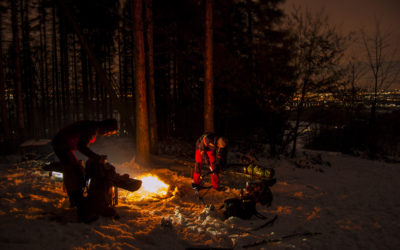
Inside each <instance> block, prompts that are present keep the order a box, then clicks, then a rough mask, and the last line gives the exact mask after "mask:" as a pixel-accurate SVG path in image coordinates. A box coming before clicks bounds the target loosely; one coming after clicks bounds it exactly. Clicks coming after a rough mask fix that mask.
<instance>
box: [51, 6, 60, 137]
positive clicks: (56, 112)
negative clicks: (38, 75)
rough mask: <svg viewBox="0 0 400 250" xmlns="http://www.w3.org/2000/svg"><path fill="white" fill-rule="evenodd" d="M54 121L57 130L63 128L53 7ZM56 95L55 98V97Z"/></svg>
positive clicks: (54, 9)
mask: <svg viewBox="0 0 400 250" xmlns="http://www.w3.org/2000/svg"><path fill="white" fill-rule="evenodd" d="M52 14H53V105H54V108H53V111H54V113H53V114H54V117H53V119H54V120H55V121H57V123H56V128H57V129H59V128H60V127H61V112H60V107H61V103H60V91H59V86H58V83H59V82H58V56H57V54H58V49H57V23H56V7H53V13H52ZM54 95H55V96H54Z"/></svg>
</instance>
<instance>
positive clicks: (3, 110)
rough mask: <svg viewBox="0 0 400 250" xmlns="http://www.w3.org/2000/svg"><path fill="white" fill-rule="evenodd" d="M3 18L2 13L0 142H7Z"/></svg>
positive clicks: (0, 41)
mask: <svg viewBox="0 0 400 250" xmlns="http://www.w3.org/2000/svg"><path fill="white" fill-rule="evenodd" d="M2 33H3V20H2V15H0V107H1V121H2V124H3V128H2V129H3V138H0V142H2V141H5V142H7V141H8V139H9V135H10V125H9V123H8V110H7V103H6V95H5V85H6V83H5V78H4V69H3V49H2V48H3V46H2V45H3V36H2V35H3V34H2Z"/></svg>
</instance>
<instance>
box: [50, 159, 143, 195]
mask: <svg viewBox="0 0 400 250" xmlns="http://www.w3.org/2000/svg"><path fill="white" fill-rule="evenodd" d="M63 165H64V164H63V163H61V162H52V163H50V164H46V165H44V166H43V167H42V169H43V170H44V171H49V172H50V174H51V173H52V172H59V173H63V171H64V167H63ZM96 167H98V168H100V170H102V171H107V170H109V171H107V172H108V174H110V175H111V176H110V177H111V181H112V185H113V186H116V187H118V188H122V189H125V190H128V191H130V192H134V191H136V190H138V189H139V188H140V187H141V186H142V181H141V180H136V179H133V178H130V177H129V175H128V174H123V175H120V174H118V173H116V172H115V167H114V166H112V165H111V164H110V163H104V164H99V165H96ZM97 171H99V169H97Z"/></svg>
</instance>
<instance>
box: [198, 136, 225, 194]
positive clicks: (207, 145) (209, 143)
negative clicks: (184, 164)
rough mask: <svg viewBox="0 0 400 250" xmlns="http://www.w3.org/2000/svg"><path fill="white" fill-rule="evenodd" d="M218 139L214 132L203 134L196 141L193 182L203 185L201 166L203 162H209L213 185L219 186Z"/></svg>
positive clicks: (214, 186)
mask: <svg viewBox="0 0 400 250" xmlns="http://www.w3.org/2000/svg"><path fill="white" fill-rule="evenodd" d="M216 140H217V137H216V135H215V134H213V133H206V134H204V135H202V136H201V137H200V138H199V139H198V140H197V142H196V154H195V161H196V164H195V167H194V173H193V183H194V184H196V185H201V168H202V166H203V164H209V167H210V171H211V186H212V187H213V188H215V189H217V188H219V175H218V173H217V169H216V164H215V160H216V150H217V146H216Z"/></svg>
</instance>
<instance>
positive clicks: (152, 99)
mask: <svg viewBox="0 0 400 250" xmlns="http://www.w3.org/2000/svg"><path fill="white" fill-rule="evenodd" d="M145 5H146V23H147V32H146V37H147V72H148V86H149V89H148V93H149V123H150V124H149V125H150V152H151V153H152V154H157V153H158V127H157V109H156V94H155V83H154V61H153V59H154V58H153V56H154V51H153V16H152V15H153V13H152V7H153V6H152V5H153V1H152V0H146V2H145Z"/></svg>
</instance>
